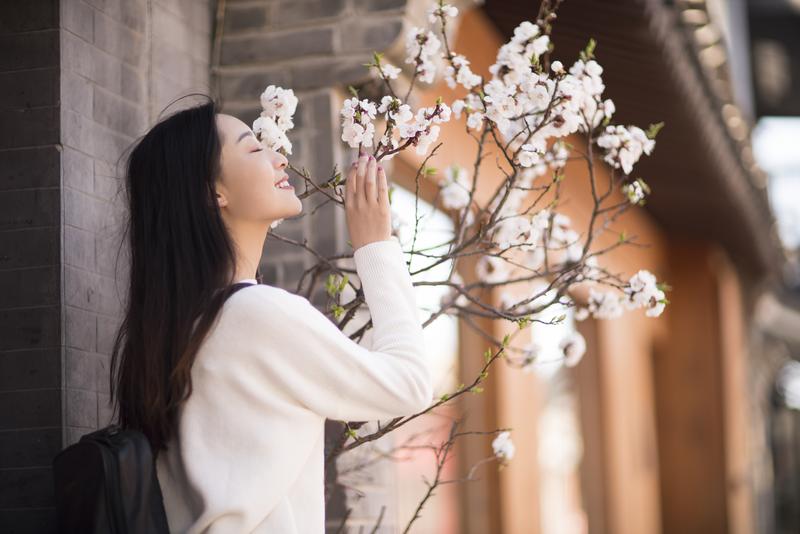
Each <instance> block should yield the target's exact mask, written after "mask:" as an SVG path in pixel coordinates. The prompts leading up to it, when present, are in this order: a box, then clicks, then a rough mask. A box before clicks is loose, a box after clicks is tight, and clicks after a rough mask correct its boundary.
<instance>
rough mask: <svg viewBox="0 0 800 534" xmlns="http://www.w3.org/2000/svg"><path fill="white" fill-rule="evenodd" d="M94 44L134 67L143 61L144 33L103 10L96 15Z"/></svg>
mask: <svg viewBox="0 0 800 534" xmlns="http://www.w3.org/2000/svg"><path fill="white" fill-rule="evenodd" d="M94 44H95V46H97V47H98V48H99V49H100V50H103V51H105V52H107V53H108V54H110V55H112V56H114V57H115V58H119V59H121V60H122V61H125V62H127V63H130V64H131V65H132V66H134V67H140V66H141V65H142V63H143V58H144V51H145V48H144V35H143V34H141V33H139V32H136V31H132V30H131V29H130V28H128V27H126V26H125V25H123V24H121V23H120V22H118V21H116V20H114V19H113V18H111V17H109V16H106V15H104V14H103V13H101V12H97V13H95V15H94Z"/></svg>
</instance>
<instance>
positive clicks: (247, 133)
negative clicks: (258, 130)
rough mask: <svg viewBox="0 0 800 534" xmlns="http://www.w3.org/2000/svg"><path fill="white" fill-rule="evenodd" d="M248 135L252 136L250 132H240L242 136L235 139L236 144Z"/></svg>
mask: <svg viewBox="0 0 800 534" xmlns="http://www.w3.org/2000/svg"><path fill="white" fill-rule="evenodd" d="M248 135H253V132H251V131H250V130H247V131H246V132H242V135H240V136H239V139H237V140H236V142H237V143H238V142H239V141H241V140H242V139H244V138H245V137H247V136H248ZM254 137H255V136H254Z"/></svg>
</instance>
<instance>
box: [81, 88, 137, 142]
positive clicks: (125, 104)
mask: <svg viewBox="0 0 800 534" xmlns="http://www.w3.org/2000/svg"><path fill="white" fill-rule="evenodd" d="M92 118H93V119H94V121H95V122H97V123H98V124H102V125H103V126H107V127H108V128H111V129H113V130H116V131H118V132H120V133H123V134H125V135H128V136H132V137H135V136H138V135H140V134H142V133H143V132H144V129H145V125H144V118H145V117H144V110H143V109H142V108H140V107H138V106H135V105H133V104H131V103H130V102H129V101H127V100H125V99H123V98H122V97H120V96H117V95H114V94H113V93H111V92H109V91H104V90H102V89H98V90H97V91H95V93H94V106H93V109H92Z"/></svg>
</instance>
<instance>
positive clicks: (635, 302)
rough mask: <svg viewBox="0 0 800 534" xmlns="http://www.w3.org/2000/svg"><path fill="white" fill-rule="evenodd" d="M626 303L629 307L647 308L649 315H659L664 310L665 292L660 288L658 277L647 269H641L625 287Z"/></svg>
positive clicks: (646, 312)
mask: <svg viewBox="0 0 800 534" xmlns="http://www.w3.org/2000/svg"><path fill="white" fill-rule="evenodd" d="M625 295H626V299H625V301H624V302H625V305H626V306H627V307H628V309H637V308H646V311H645V314H646V315H647V316H648V317H657V316H659V315H661V312H662V311H664V300H665V295H664V292H663V291H662V290H661V289H659V288H658V286H657V284H656V277H655V276H654V275H653V274H652V273H651V272H650V271H647V270H644V269H642V270H640V271H639V272H637V273H636V274H635V275H633V276H632V277H631V278H630V280H629V281H628V287H626V288H625Z"/></svg>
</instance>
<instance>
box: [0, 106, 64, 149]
mask: <svg viewBox="0 0 800 534" xmlns="http://www.w3.org/2000/svg"><path fill="white" fill-rule="evenodd" d="M3 119H4V123H3V128H2V129H1V130H0V148H18V147H29V146H42V145H54V144H56V143H58V136H59V109H58V108H57V107H54V106H51V107H43V108H33V109H17V110H9V111H5V112H3Z"/></svg>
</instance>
